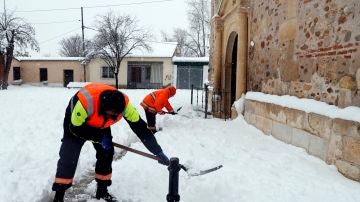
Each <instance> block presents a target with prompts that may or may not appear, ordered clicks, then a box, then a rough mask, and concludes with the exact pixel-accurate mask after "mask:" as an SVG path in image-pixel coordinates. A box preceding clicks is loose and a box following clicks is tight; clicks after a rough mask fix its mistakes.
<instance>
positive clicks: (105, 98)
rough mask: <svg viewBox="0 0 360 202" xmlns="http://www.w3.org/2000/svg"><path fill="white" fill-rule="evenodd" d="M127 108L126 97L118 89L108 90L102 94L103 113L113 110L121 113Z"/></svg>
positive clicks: (101, 108)
mask: <svg viewBox="0 0 360 202" xmlns="http://www.w3.org/2000/svg"><path fill="white" fill-rule="evenodd" d="M124 109H125V97H124V95H123V94H122V93H121V92H120V91H118V90H106V91H104V92H102V93H101V94H100V110H99V113H100V114H103V113H104V112H105V111H113V112H116V113H117V114H120V113H122V112H123V111H124Z"/></svg>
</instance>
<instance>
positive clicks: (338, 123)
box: [332, 119, 360, 139]
mask: <svg viewBox="0 0 360 202" xmlns="http://www.w3.org/2000/svg"><path fill="white" fill-rule="evenodd" d="M332 130H333V133H334V134H336V135H341V136H351V137H354V138H359V139H360V123H359V122H355V121H349V120H344V119H334V120H333V128H332Z"/></svg>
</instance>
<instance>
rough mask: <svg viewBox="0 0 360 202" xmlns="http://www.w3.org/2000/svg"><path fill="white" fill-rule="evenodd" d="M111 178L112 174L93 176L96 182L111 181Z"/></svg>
mask: <svg viewBox="0 0 360 202" xmlns="http://www.w3.org/2000/svg"><path fill="white" fill-rule="evenodd" d="M111 176H112V174H111V173H110V174H107V175H101V174H97V173H96V174H95V178H96V179H98V180H111Z"/></svg>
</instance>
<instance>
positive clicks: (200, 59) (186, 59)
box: [172, 56, 209, 63]
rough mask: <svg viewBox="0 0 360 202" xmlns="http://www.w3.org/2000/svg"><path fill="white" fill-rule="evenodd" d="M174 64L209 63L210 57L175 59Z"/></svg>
mask: <svg viewBox="0 0 360 202" xmlns="http://www.w3.org/2000/svg"><path fill="white" fill-rule="evenodd" d="M172 61H173V62H206V63H209V57H176V56H175V57H173V59H172Z"/></svg>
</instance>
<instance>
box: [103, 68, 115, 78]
mask: <svg viewBox="0 0 360 202" xmlns="http://www.w3.org/2000/svg"><path fill="white" fill-rule="evenodd" d="M101 75H102V78H114V72H113V71H112V69H111V67H107V66H104V67H102V74H101Z"/></svg>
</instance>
